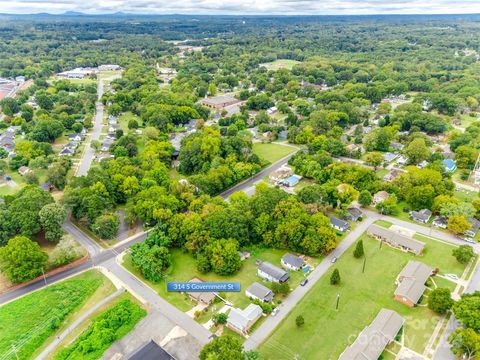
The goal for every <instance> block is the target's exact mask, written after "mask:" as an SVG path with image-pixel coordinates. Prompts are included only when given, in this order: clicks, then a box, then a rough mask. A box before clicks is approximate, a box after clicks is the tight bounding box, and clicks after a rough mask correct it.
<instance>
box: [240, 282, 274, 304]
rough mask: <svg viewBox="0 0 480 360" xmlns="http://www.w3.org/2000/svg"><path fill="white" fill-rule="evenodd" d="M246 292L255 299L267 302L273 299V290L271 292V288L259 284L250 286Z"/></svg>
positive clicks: (255, 283)
mask: <svg viewBox="0 0 480 360" xmlns="http://www.w3.org/2000/svg"><path fill="white" fill-rule="evenodd" d="M246 292H249V293H250V294H252V295H254V296H255V297H257V298H259V299H262V300H265V301H271V300H272V298H273V292H272V290H270V289H269V288H267V287H266V286H263V285H262V284H260V283H258V282H254V283H253V284H252V285H250V286H249V287H248V288H247V290H246Z"/></svg>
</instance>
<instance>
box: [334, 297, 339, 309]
mask: <svg viewBox="0 0 480 360" xmlns="http://www.w3.org/2000/svg"><path fill="white" fill-rule="evenodd" d="M339 302H340V294H337V306H336V307H335V310H338V303H339Z"/></svg>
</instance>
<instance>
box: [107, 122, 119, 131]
mask: <svg viewBox="0 0 480 360" xmlns="http://www.w3.org/2000/svg"><path fill="white" fill-rule="evenodd" d="M118 129H120V125H119V124H111V125H109V126H108V132H109V133H114V132H115V131H117V130H118Z"/></svg>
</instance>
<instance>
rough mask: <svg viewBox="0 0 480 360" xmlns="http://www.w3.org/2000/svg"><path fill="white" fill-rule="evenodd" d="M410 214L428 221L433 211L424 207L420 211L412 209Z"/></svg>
mask: <svg viewBox="0 0 480 360" xmlns="http://www.w3.org/2000/svg"><path fill="white" fill-rule="evenodd" d="M410 215H411V216H412V218H414V219H418V220H422V221H428V219H430V217H431V216H432V212H431V211H430V210H428V209H422V210H420V211H412V212H411V213H410Z"/></svg>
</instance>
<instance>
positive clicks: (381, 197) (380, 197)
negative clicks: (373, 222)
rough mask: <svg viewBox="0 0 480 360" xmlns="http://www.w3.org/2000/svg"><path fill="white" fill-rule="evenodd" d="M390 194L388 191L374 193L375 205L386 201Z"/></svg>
mask: <svg viewBox="0 0 480 360" xmlns="http://www.w3.org/2000/svg"><path fill="white" fill-rule="evenodd" d="M389 196H390V194H389V193H388V192H386V191H379V192H376V193H375V194H374V195H373V206H376V205H378V204H381V203H382V202H384V201H385V200H387V199H388V197H389Z"/></svg>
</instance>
